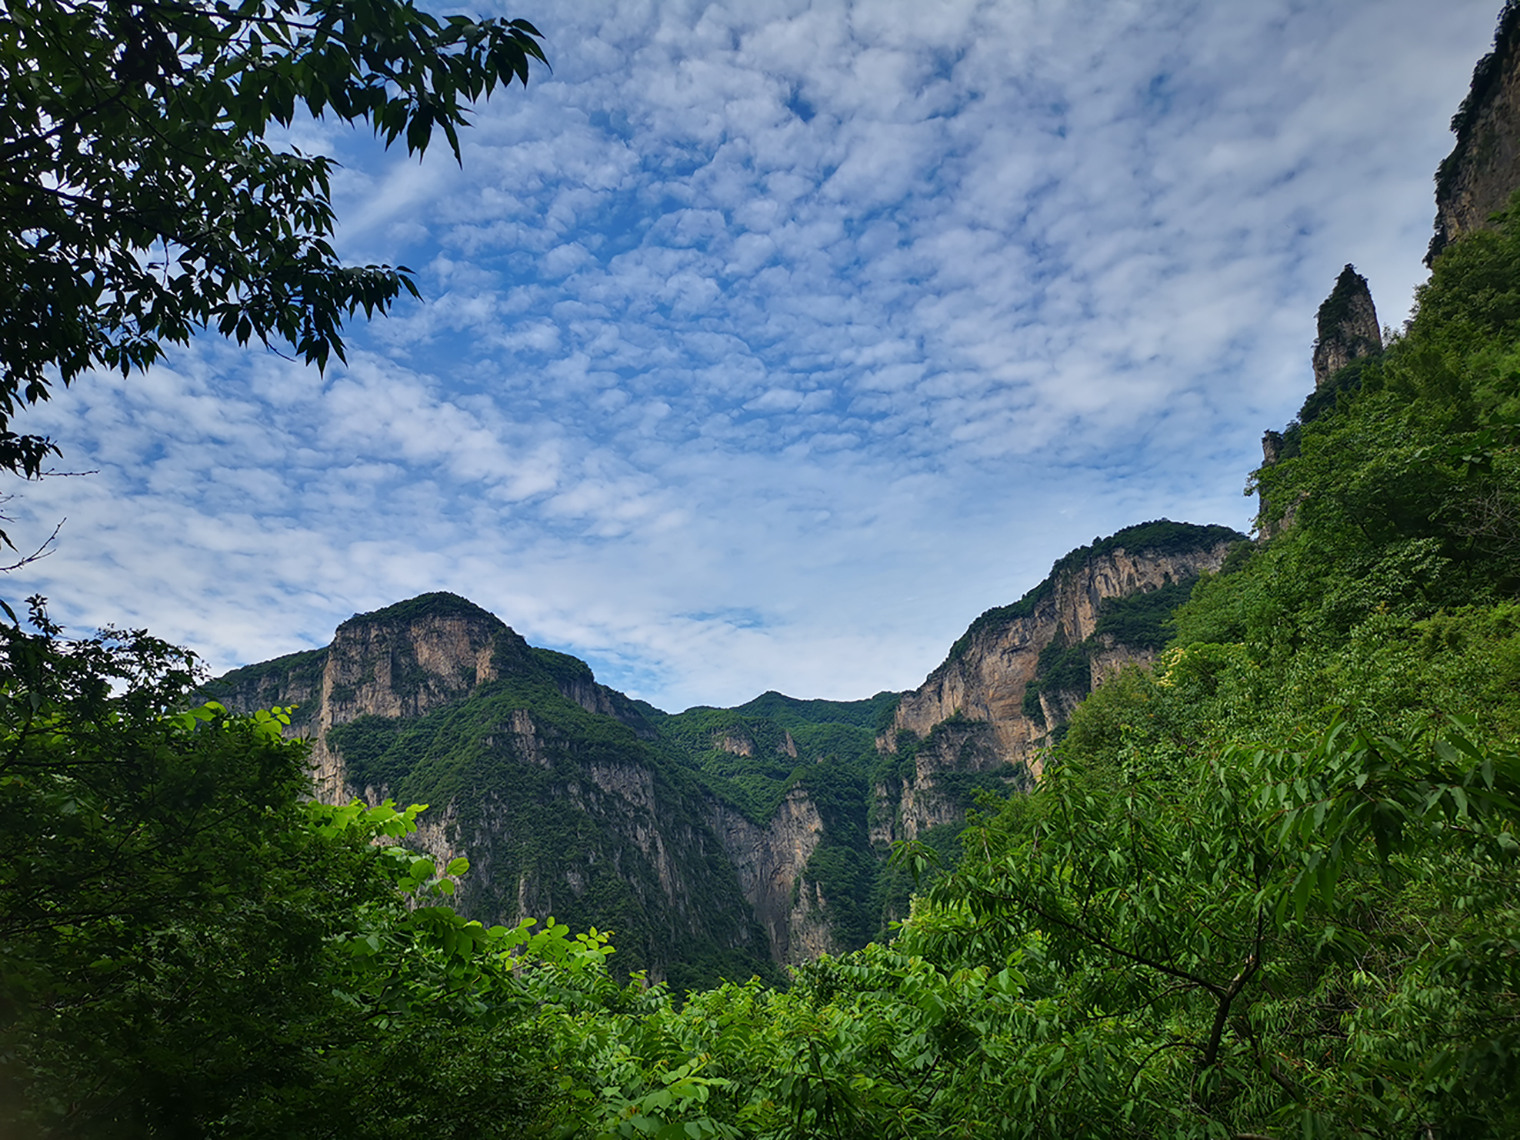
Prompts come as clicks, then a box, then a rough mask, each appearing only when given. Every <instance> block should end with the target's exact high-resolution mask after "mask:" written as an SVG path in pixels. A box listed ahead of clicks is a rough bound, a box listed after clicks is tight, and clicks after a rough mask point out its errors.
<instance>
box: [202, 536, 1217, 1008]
mask: <svg viewBox="0 0 1520 1140" xmlns="http://www.w3.org/2000/svg"><path fill="white" fill-rule="evenodd" d="M1241 537H1242V536H1240V535H1238V534H1236V533H1235V532H1234V531H1231V530H1228V529H1226V528H1224V527H1194V526H1186V525H1182V524H1176V523H1170V522H1166V521H1162V522H1158V523H1148V524H1145V525H1143V526H1138V527H1130V528H1127V529H1126V530H1124V531H1120V532H1119V533H1118V534H1116V535H1114V536H1113V537H1112V538H1109V539H1106V540H1102V541H1096V540H1095V542H1094V544H1093V546H1091V547H1083V548H1081V549H1079V550H1076V551H1073V552H1072V553H1071V554H1069V555H1067V556H1066V557H1065V558H1063V559H1061V560H1060V561H1059V562H1058V563H1056V565H1055V567H1054V569H1053V570H1052V573H1051V575H1050V577H1049V578H1048V579H1047V580H1046V581H1044V582H1042V583H1041V584H1040V585H1039V586H1036V587H1035V588H1034V589H1033V590H1031V591H1030V592H1029V593H1028V594H1026V595H1025V596H1024V597H1023V598H1022V599H1021V600H1020V601H1018V602H1016V603H1014V604H1013V605H1011V606H1005V607H1002V608H1000V609H995V610H989V611H987V613H985V614H983V615H982V616H981V617H980V618H978V619H977V621H976V622H974V623H973V624H972V626H971V628H970V629H968V630H967V632H966V634H965V636H964V637H962V638H961V639H960V640H959V641H957V642H956V644H955V645H954V646H953V647H952V648H951V651H950V654H949V656H948V657H947V658H946V660H945V662H944V664H942V665H941V666H940V667H939V668H938V669H936V670H935V671H934V672H933V673H932V674H931V675H930V676H929V678H928V680H927V681H926V682H925V683H924V685H923V686H921V687H920V688H919V689H918V690H916V691H915V692H911V693H906V694H897V693H878V694H876V695H875V696H874V697H871V698H869V699H868V700H862V701H820V700H798V699H795V698H792V697H787V696H784V695H782V694H780V693H774V692H772V693H766V694H763V695H762V696H760V697H757V698H756V699H755V700H753V701H751V702H749V703H748V704H745V705H742V706H739V707H738V708H734V709H713V708H694V709H688V710H686V711H685V712H683V713H678V714H674V715H671V714H667V713H663V712H661V711H660V710H658V709H655V708H653V707H652V706H649V705H646V704H642V703H641V702H636V701H631V700H629V699H628V698H627V697H625V696H624V695H623V694H621V693H618V692H616V691H615V690H612V689H609V688H607V687H606V686H604V685H600V684H598V683H597V682H596V680H595V678H594V676H593V675H592V672H591V670H590V668H588V667H587V666H586V664H585V663H584V662H582V661H579V660H578V659H576V658H574V657H570V656H568V655H566V654H562V653H555V652H553V651H551V650H547V649H541V648H535V647H534V646H531V645H529V644H528V643H527V642H526V641H525V640H524V639H523V638H522V637H520V636H519V635H518V634H517V633H516V632H514V631H513V630H512V629H511V628H509V627H508V626H507V625H506V624H504V623H503V622H502V621H500V619H498V618H496V617H495V616H494V615H492V614H490V613H488V612H487V611H485V610H483V609H481V608H480V607H478V606H476V605H474V604H473V603H471V602H468V601H466V600H465V599H463V598H460V597H457V596H455V595H452V594H425V595H423V596H421V597H419V598H414V599H411V600H410V601H406V602H402V603H399V604H397V605H395V606H390V607H387V608H386V609H383V610H378V611H376V612H374V613H368V614H358V615H355V616H354V617H352V618H350V619H349V620H348V621H345V622H344V623H343V624H342V625H340V626H339V627H338V629H337V631H336V633H335V634H334V637H333V641H332V644H331V645H329V646H327V647H326V648H324V649H319V650H312V651H308V652H305V653H298V654H293V655H291V656H288V657H282V658H279V659H277V660H275V661H270V662H266V663H264V664H261V665H254V666H249V667H248V668H245V669H240V670H237V671H235V672H233V673H230V674H228V675H227V676H226V677H224V678H222V679H221V680H220V681H219V682H217V684H216V685H215V687H214V692H213V694H212V695H214V696H217V697H218V698H219V699H221V700H222V701H224V702H225V703H226V704H228V705H229V706H230V707H232V708H235V709H239V710H243V711H248V710H251V709H254V708H258V707H267V706H269V705H292V704H294V705H298V706H299V707H298V708H297V709H296V710H295V713H294V715H293V717H292V723H291V729H290V731H291V733H292V734H295V735H300V736H304V737H306V738H308V739H309V740H310V741H311V747H312V760H313V767H314V772H315V775H316V777H317V781H318V784H317V787H318V794H319V795H321V796H323V797H324V798H327V799H330V800H335V801H337V800H347V799H349V798H352V797H355V796H357V797H360V798H362V799H365V800H367V801H369V802H371V803H374V802H378V801H380V800H382V799H385V798H394V799H396V800H398V801H402V802H416V803H427V804H430V805H432V806H431V807H430V808H429V810H428V811H427V812H426V813H425V814H424V815H423V817H422V819H421V821H420V824H421V828H420V831H419V832H418V834H417V836H416V837H415V839H414V842H415V843H417V844H418V845H419V846H420V847H422V848H423V849H424V850H426V851H427V852H428V853H429V854H431V855H433V856H434V857H435V858H436V859H438V860H439V861H440V862H441V861H444V860H447V859H448V858H450V857H452V856H454V855H457V854H463V855H466V856H468V857H469V859H470V862H471V871H470V873H469V874H468V875H467V876H465V878H464V879H463V881H462V882H461V884H460V886H459V891H458V895H457V896H456V898H457V902H458V905H459V906H460V908H461V909H462V910H463V911H464V912H465V913H467V914H469V915H470V916H472V917H475V918H479V919H481V920H482V921H485V922H504V923H511V922H515V921H516V920H517V919H519V918H521V917H525V916H529V915H532V916H537V917H544V916H546V915H550V914H552V915H554V916H555V917H557V918H559V919H561V920H563V921H566V922H568V923H570V924H571V925H572V926H579V927H589V926H596V927H598V928H599V929H603V930H611V931H612V932H613V933H614V936H615V937H614V945H616V946H617V947H618V950H619V960H618V961H619V964H620V965H621V966H622V967H623V968H624V969H625V970H630V971H631V970H633V969H647V970H648V971H649V972H650V976H651V977H652V978H655V979H660V978H665V979H668V980H669V981H670V982H671V983H672V984H674V985H676V986H683V985H693V984H705V983H707V982H710V981H712V980H714V979H715V978H717V977H719V976H726V977H739V978H743V977H748V976H749V975H750V974H751V973H754V972H761V973H771V974H772V976H775V975H774V970H775V968H776V967H779V966H786V965H791V964H796V963H798V962H801V961H804V960H807V959H810V958H813V957H816V956H817V955H819V954H820V953H824V952H833V951H839V950H845V949H850V948H853V947H855V946H858V945H861V944H863V943H864V942H866V941H867V940H868V939H870V938H873V937H877V936H878V935H880V934H881V933H882V931H883V929H884V923H885V922H886V921H888V920H890V919H891V918H892V917H895V916H896V915H898V914H899V913H900V912H901V908H902V906H903V905H905V898H906V896H905V895H903V893H902V892H903V891H904V890H905V889H906V888H905V887H903V885H902V884H901V883H895V881H894V879H893V875H892V873H890V872H889V871H888V870H887V869H886V868H885V855H886V853H887V846H888V844H890V842H891V841H893V840H895V839H902V838H916V837H920V836H922V835H924V834H925V833H926V832H930V831H935V832H936V833H937V835H938V836H939V838H940V839H941V840H946V841H949V840H953V835H954V833H955V832H956V831H958V830H959V828H960V827H961V826H962V825H963V822H964V813H965V809H966V807H967V806H968V805H969V804H970V803H971V802H972V799H973V798H974V796H975V794H976V793H977V791H978V790H981V789H992V790H995V791H1000V792H1004V793H1006V792H1007V791H1008V790H1009V789H1015V790H1022V789H1028V788H1030V787H1032V786H1033V782H1034V780H1035V779H1036V778H1037V777H1038V775H1039V771H1040V750H1041V749H1042V748H1043V747H1044V746H1045V745H1046V744H1047V743H1048V742H1049V741H1050V740H1051V739H1052V738H1053V735H1054V734H1055V733H1056V732H1058V731H1059V729H1060V725H1061V724H1062V722H1064V720H1065V719H1066V717H1067V716H1068V715H1069V714H1070V711H1071V709H1072V708H1073V707H1074V706H1075V705H1076V703H1077V702H1078V701H1080V700H1081V699H1082V697H1083V696H1084V695H1085V694H1086V693H1087V692H1088V691H1089V690H1090V689H1091V688H1092V687H1094V686H1096V685H1099V684H1102V683H1103V681H1104V680H1105V679H1106V678H1108V677H1110V676H1112V675H1113V674H1114V673H1115V672H1117V671H1118V670H1120V669H1122V668H1124V667H1125V666H1127V665H1131V664H1146V663H1148V662H1150V661H1151V660H1152V659H1153V658H1154V656H1155V653H1156V651H1157V650H1159V649H1160V648H1161V647H1162V645H1163V644H1164V642H1165V640H1166V636H1165V627H1164V623H1165V619H1166V618H1167V616H1168V615H1169V614H1170V612H1171V611H1172V610H1173V609H1174V608H1175V607H1176V606H1177V605H1178V604H1180V603H1181V601H1183V600H1184V599H1185V597H1186V594H1187V591H1188V589H1189V588H1190V586H1191V583H1192V581H1193V580H1194V579H1195V578H1196V577H1197V575H1198V574H1199V572H1201V571H1202V570H1206V569H1215V568H1217V567H1218V566H1219V565H1220V563H1221V562H1222V560H1223V558H1224V554H1225V551H1226V550H1227V549H1228V547H1229V546H1230V544H1231V543H1233V542H1236V541H1239V540H1240V539H1241ZM899 895H901V896H902V897H898V896H899Z"/></svg>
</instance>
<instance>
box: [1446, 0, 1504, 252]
mask: <svg viewBox="0 0 1520 1140" xmlns="http://www.w3.org/2000/svg"><path fill="white" fill-rule="evenodd" d="M1451 129H1452V131H1453V133H1455V134H1456V136H1457V139H1456V145H1455V146H1453V147H1452V150H1451V153H1450V154H1449V155H1447V156H1446V159H1445V161H1443V162H1442V163H1441V166H1440V169H1439V170H1437V171H1436V224H1435V234H1434V235H1433V236H1432V237H1431V239H1430V252H1429V253H1427V254H1426V256H1425V264H1426V265H1430V264H1432V263H1433V262H1434V261H1435V259H1436V257H1437V256H1438V255H1439V254H1440V253H1441V251H1442V250H1443V249H1445V248H1446V246H1447V245H1448V244H1450V243H1451V242H1453V241H1455V240H1457V239H1458V238H1460V237H1462V236H1463V235H1464V234H1468V233H1471V232H1472V231H1473V230H1477V229H1482V228H1484V227H1485V226H1487V225H1488V224H1489V217H1490V216H1491V215H1492V214H1494V213H1496V212H1497V211H1499V210H1501V209H1503V208H1504V206H1505V205H1506V204H1507V203H1508V202H1509V196H1510V194H1511V193H1513V192H1514V190H1515V188H1516V187H1517V186H1520V4H1517V3H1516V2H1515V0H1508V2H1507V3H1506V4H1505V5H1504V10H1503V11H1502V12H1501V13H1500V16H1499V27H1498V30H1497V31H1496V32H1495V33H1494V49H1493V51H1491V52H1489V53H1488V54H1487V55H1485V56H1484V57H1483V58H1482V59H1480V60H1479V61H1478V63H1477V65H1476V66H1475V67H1474V68H1473V77H1472V86H1471V88H1470V89H1469V91H1468V94H1467V97H1466V98H1465V99H1463V100H1462V105H1461V107H1459V108H1458V109H1457V113H1456V114H1455V115H1454V116H1453V117H1452V120H1451Z"/></svg>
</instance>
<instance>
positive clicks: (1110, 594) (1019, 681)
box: [872, 520, 1244, 843]
mask: <svg viewBox="0 0 1520 1140" xmlns="http://www.w3.org/2000/svg"><path fill="white" fill-rule="evenodd" d="M1243 538H1244V536H1243V535H1240V534H1237V533H1236V532H1234V531H1232V530H1229V529H1228V528H1226V527H1193V526H1188V525H1186V524H1178V523H1170V522H1167V521H1166V520H1162V521H1161V522H1158V523H1148V524H1142V525H1140V526H1136V527H1129V528H1126V529H1125V530H1122V531H1120V532H1119V533H1118V534H1116V535H1114V536H1113V537H1112V538H1109V539H1107V540H1102V541H1097V542H1095V543H1094V544H1093V546H1091V547H1083V548H1081V549H1079V550H1076V551H1073V552H1072V553H1071V554H1069V555H1067V556H1066V557H1065V558H1063V559H1061V561H1060V562H1058V563H1056V565H1055V567H1054V569H1053V570H1052V571H1051V575H1050V577H1048V578H1047V579H1046V580H1045V581H1044V582H1042V583H1040V585H1038V586H1036V587H1035V588H1034V589H1033V590H1031V591H1030V592H1029V593H1028V594H1026V595H1025V596H1024V597H1023V598H1022V599H1021V600H1020V601H1018V602H1016V603H1015V604H1013V605H1011V606H1004V607H1001V608H1000V609H994V610H988V611H987V612H986V613H984V614H983V615H982V616H981V617H979V618H978V619H977V620H976V621H975V622H973V623H972V624H971V627H970V628H969V629H968V630H967V631H966V633H965V634H964V635H963V636H962V637H961V638H960V640H959V641H957V642H956V643H955V645H954V646H953V647H952V648H951V650H950V654H949V656H948V657H947V658H946V660H945V662H944V663H943V664H942V665H940V667H939V668H938V669H936V670H934V672H933V673H931V674H929V677H928V679H927V680H925V681H924V683H923V684H922V685H921V686H920V687H919V688H918V689H917V690H915V691H913V692H911V693H907V694H905V695H904V696H903V698H902V701H901V703H900V704H899V705H898V707H897V714H896V717H895V718H894V720H893V722H892V725H891V727H890V729H888V731H887V732H885V733H883V734H882V736H881V737H880V739H879V740H878V747H879V748H880V749H881V750H882V751H883V752H886V753H889V754H890V753H899V752H902V753H905V754H906V755H905V758H910V759H911V765H904V766H902V767H900V768H899V770H898V773H897V775H896V777H895V778H894V779H893V780H890V781H883V782H881V783H879V784H878V785H877V787H876V788H875V789H874V794H875V798H876V803H875V804H874V805H873V817H872V818H873V823H872V838H873V840H875V841H877V842H879V843H880V842H890V841H892V840H897V839H913V838H915V837H917V836H918V835H919V833H921V832H922V831H924V830H925V829H927V828H930V827H935V826H939V825H943V824H948V823H955V822H957V821H958V820H960V819H961V818H963V816H964V811H965V806H966V805H965V803H964V802H963V799H962V797H960V796H957V795H956V794H954V792H953V790H951V789H949V788H948V787H947V784H948V783H949V781H947V775H948V774H951V773H959V772H970V773H976V772H991V771H997V770H1002V771H1004V772H1005V773H1006V778H1007V780H1008V781H1009V783H1010V784H1012V785H1013V786H1028V785H1029V783H1031V782H1032V781H1033V780H1034V779H1037V778H1038V777H1039V774H1040V769H1041V763H1042V761H1041V753H1042V750H1043V748H1044V747H1045V746H1046V744H1047V743H1048V742H1049V740H1050V737H1051V733H1052V732H1053V731H1054V730H1056V729H1058V728H1059V726H1060V725H1061V724H1062V723H1063V722H1064V721H1065V720H1066V718H1067V717H1068V716H1070V714H1071V710H1072V709H1073V708H1074V707H1075V706H1076V704H1077V703H1078V702H1079V701H1080V700H1081V699H1082V697H1083V696H1085V695H1086V694H1087V692H1089V691H1090V690H1091V688H1092V687H1093V686H1095V685H1098V684H1101V683H1102V682H1103V681H1104V680H1106V679H1107V678H1109V677H1111V676H1112V675H1113V674H1114V673H1115V672H1116V671H1117V670H1118V669H1119V668H1121V667H1122V666H1123V665H1126V664H1137V665H1144V664H1149V663H1150V662H1151V661H1152V660H1154V658H1155V654H1156V651H1157V650H1158V649H1159V648H1160V642H1158V641H1157V640H1156V639H1155V638H1154V637H1146V638H1144V639H1142V640H1143V641H1144V643H1143V644H1137V643H1134V642H1133V641H1126V639H1125V636H1124V634H1123V633H1121V632H1117V631H1115V632H1111V631H1108V630H1106V629H1105V628H1104V625H1105V620H1104V619H1105V613H1106V612H1111V611H1112V607H1111V606H1110V605H1109V604H1108V603H1109V602H1110V601H1111V600H1112V599H1124V598H1130V597H1134V596H1136V595H1144V594H1150V593H1153V592H1155V591H1158V590H1162V589H1165V588H1169V587H1170V588H1174V589H1178V590H1179V592H1178V593H1177V595H1176V596H1177V598H1178V600H1180V599H1181V598H1182V597H1183V596H1185V589H1186V586H1187V585H1189V584H1190V583H1191V582H1192V581H1193V580H1195V579H1196V578H1197V577H1198V575H1199V574H1200V573H1202V572H1203V571H1206V570H1207V571H1213V570H1217V569H1219V567H1220V565H1221V564H1222V563H1223V562H1224V558H1225V555H1226V553H1227V552H1228V551H1229V548H1230V546H1231V545H1233V544H1234V543H1235V542H1239V541H1241V540H1243Z"/></svg>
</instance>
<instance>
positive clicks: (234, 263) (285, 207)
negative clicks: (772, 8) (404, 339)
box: [0, 0, 544, 477]
mask: <svg viewBox="0 0 1520 1140" xmlns="http://www.w3.org/2000/svg"><path fill="white" fill-rule="evenodd" d="M540 38H541V34H540V33H539V32H538V30H537V29H536V28H534V26H533V25H532V24H530V23H529V22H528V21H526V20H503V19H487V20H473V19H469V18H467V17H465V16H448V17H444V18H442V19H440V18H437V17H434V16H432V15H430V14H428V13H427V12H424V11H421V10H419V9H418V8H416V7H415V6H414V5H413V4H412V3H410V2H409V0H241V2H239V3H232V2H229V0H26V2H25V3H8V4H6V5H5V6H4V9H3V11H0V467H3V468H5V469H8V470H10V471H12V472H15V473H17V474H21V475H25V476H29V477H30V476H35V475H37V474H38V473H39V472H40V471H41V469H42V465H43V464H44V463H45V462H46V460H47V457H48V456H49V455H50V454H53V453H56V451H57V448H56V446H55V445H54V444H52V442H51V441H49V440H48V439H46V438H43V437H40V436H37V435H29V434H23V433H19V432H17V431H16V430H15V429H14V427H13V424H12V420H13V418H14V416H15V415H16V413H17V411H18V410H20V409H21V408H22V407H24V406H25V405H28V404H33V403H36V402H37V401H40V400H44V399H47V398H48V395H49V390H50V388H51V387H52V386H53V384H54V383H55V382H56V381H61V382H62V383H64V384H68V383H69V382H70V381H72V380H73V379H74V378H75V377H76V376H78V375H79V374H80V373H81V372H83V371H85V370H86V369H89V368H92V367H97V366H99V367H106V368H112V369H120V370H121V371H122V372H123V374H125V373H127V372H129V371H131V370H132V369H134V368H138V369H140V368H145V367H147V366H148V365H149V364H151V363H152V362H153V361H154V360H156V359H157V358H158V357H159V356H160V354H161V352H162V345H163V344H164V343H165V342H169V343H181V344H182V343H184V342H186V341H187V340H188V339H189V337H190V336H191V334H192V333H194V332H195V331H196V330H199V329H203V328H213V329H215V330H216V331H217V332H218V333H220V334H221V335H223V336H226V337H230V338H232V339H234V340H236V341H237V342H238V343H239V344H246V343H247V342H248V341H250V340H252V339H258V340H260V341H262V342H264V343H266V344H271V343H273V344H283V345H284V346H286V347H287V348H288V349H289V350H292V351H293V352H294V353H295V354H296V355H297V356H300V357H302V358H303V359H305V360H306V361H308V362H311V363H315V364H317V365H318V366H322V365H325V364H326V362H327V361H328V360H329V358H330V357H332V356H334V355H336V356H338V357H339V358H340V359H341V358H342V357H343V351H344V345H343V338H342V326H343V322H344V320H345V318H348V317H350V316H352V315H353V314H354V313H355V312H357V311H358V310H361V309H362V310H363V311H364V313H365V315H366V316H368V315H372V314H374V313H376V312H384V311H385V310H386V309H387V308H389V306H390V305H391V304H392V303H393V302H394V301H395V300H396V298H397V297H398V296H399V295H400V293H401V292H402V291H403V290H405V291H407V292H410V293H413V294H415V293H416V286H415V284H414V283H413V279H412V275H411V272H410V271H409V270H407V269H406V268H405V267H404V266H395V267H393V266H389V265H366V266H346V265H344V264H342V263H341V262H340V260H339V259H338V257H337V256H336V254H335V253H334V251H333V248H332V246H331V244H330V243H329V241H328V239H329V238H330V236H331V235H332V232H333V224H334V220H335V219H334V214H333V209H332V204H331V197H330V181H331V175H332V169H333V163H332V160H331V159H330V158H327V157H325V156H323V155H315V154H304V153H302V152H301V151H299V150H297V149H296V148H294V147H288V146H283V145H279V144H276V143H272V142H271V141H270V139H269V135H270V131H271V129H272V128H274V127H276V126H289V125H290V124H291V123H292V122H293V121H294V120H295V118H296V116H297V115H300V114H310V115H313V116H319V117H321V116H332V117H336V118H337V119H340V120H344V121H347V122H363V123H367V124H369V125H370V126H372V127H373V129H374V130H375V131H376V133H377V134H378V135H379V136H380V137H381V138H382V139H383V140H384V142H385V144H386V145H387V146H390V145H391V144H392V143H394V142H396V141H398V140H404V142H405V144H406V148H407V152H408V153H409V154H410V153H418V152H421V151H423V150H425V149H426V148H427V146H428V145H429V143H430V142H431V141H432V140H433V137H434V132H435V131H441V132H442V133H443V135H444V137H445V139H446V141H447V143H448V145H449V147H450V148H451V149H452V151H453V152H454V155H455V157H456V158H457V157H458V156H459V153H460V147H459V128H460V127H462V126H464V125H465V124H466V123H467V121H468V117H467V106H468V104H469V103H470V102H472V101H474V100H477V99H480V98H482V97H486V96H489V95H490V94H491V92H492V91H493V90H494V89H495V88H496V87H497V86H498V85H499V84H500V85H506V84H510V83H511V82H512V81H513V80H514V79H515V80H517V81H519V82H521V83H523V84H526V83H527V81H528V74H529V65H530V63H531V61H533V60H538V61H543V60H544V55H543V52H542V50H541V48H540V46H539V43H538V40H539V39H540Z"/></svg>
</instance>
